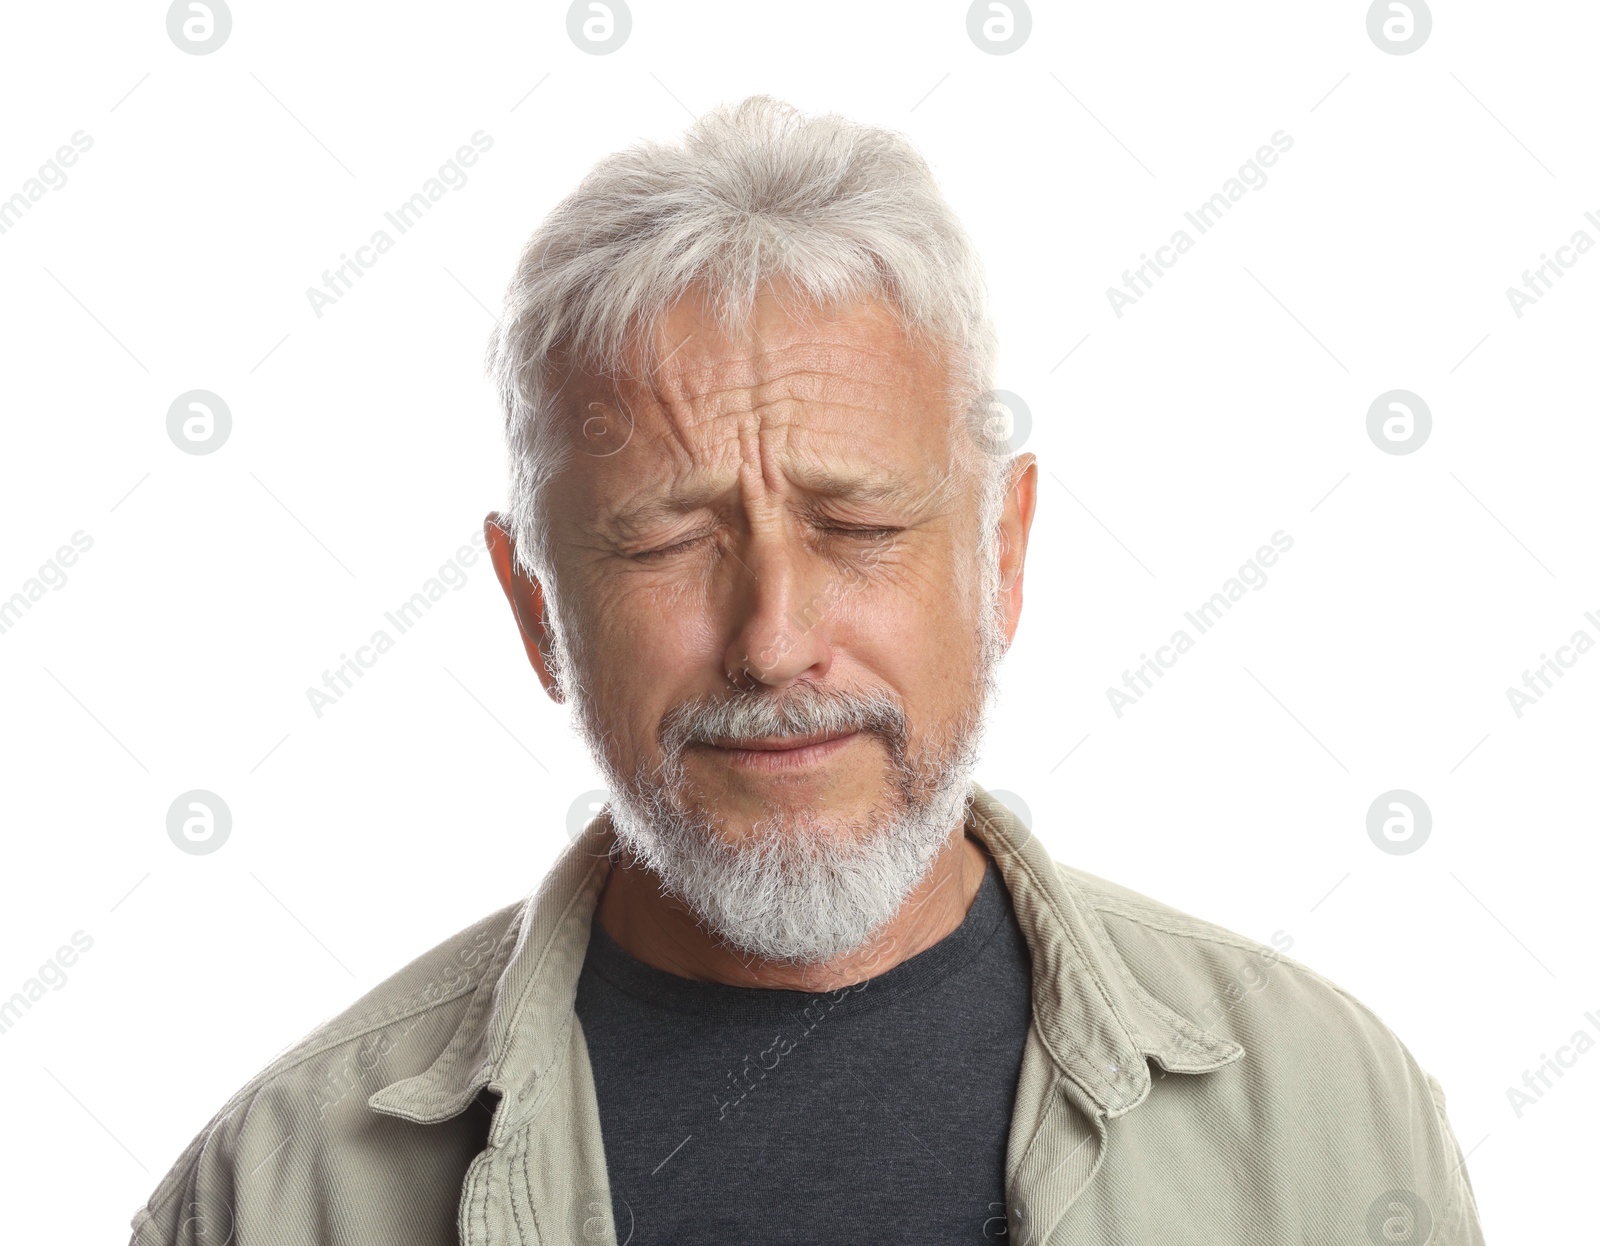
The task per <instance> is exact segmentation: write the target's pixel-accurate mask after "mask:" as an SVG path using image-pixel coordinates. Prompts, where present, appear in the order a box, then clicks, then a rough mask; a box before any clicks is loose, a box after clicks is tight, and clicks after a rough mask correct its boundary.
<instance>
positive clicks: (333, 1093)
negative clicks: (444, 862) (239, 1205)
mask: <svg viewBox="0 0 1600 1246" xmlns="http://www.w3.org/2000/svg"><path fill="white" fill-rule="evenodd" d="M524 903H525V902H524V901H517V902H515V903H512V904H509V905H506V906H505V907H503V908H501V909H498V910H496V911H495V912H493V913H490V914H489V915H488V916H486V917H483V918H481V919H479V920H478V921H476V922H473V923H472V924H471V925H469V926H467V927H465V928H463V929H462V930H459V931H457V932H456V933H455V934H453V935H451V936H450V937H449V938H447V939H445V940H443V941H442V942H440V943H438V944H436V945H435V946H434V947H432V948H430V949H428V950H427V951H426V952H423V953H422V954H421V955H420V956H417V957H416V958H414V959H413V960H411V961H410V962H409V963H408V964H406V965H405V966H403V967H402V968H400V969H399V970H397V971H396V972H394V973H392V974H390V975H389V976H388V977H387V978H385V979H384V980H383V981H382V982H379V983H378V984H377V985H376V986H374V987H373V988H372V989H371V990H369V991H367V992H366V993H365V994H364V995H362V996H361V997H360V998H359V999H357V1000H355V1001H354V1002H353V1003H351V1004H350V1005H349V1006H348V1007H346V1008H344V1009H343V1010H341V1011H340V1012H339V1013H337V1014H336V1015H334V1016H332V1017H330V1018H328V1019H327V1020H325V1021H323V1022H322V1023H320V1024H319V1025H317V1026H316V1027H315V1028H314V1029H312V1030H311V1031H309V1032H308V1033H306V1034H305V1035H303V1036H302V1037H301V1038H299V1039H297V1040H296V1041H295V1042H293V1043H291V1044H290V1045H289V1046H288V1047H286V1048H284V1050H283V1051H281V1052H279V1054H278V1055H277V1056H276V1057H274V1058H273V1059H272V1061H271V1062H270V1063H268V1064H267V1066H266V1067H265V1068H263V1069H262V1070H261V1071H260V1072H258V1073H257V1074H256V1075H255V1076H254V1077H252V1078H250V1080H249V1081H248V1082H246V1083H245V1084H244V1085H243V1086H242V1087H240V1088H239V1090H238V1091H236V1092H235V1093H234V1094H233V1095H232V1096H231V1097H230V1098H229V1099H228V1101H227V1102H226V1103H225V1104H224V1105H223V1106H222V1107H221V1109H220V1110H218V1112H217V1113H216V1114H215V1115H214V1116H213V1117H212V1118H211V1120H210V1121H208V1122H207V1123H206V1125H205V1127H204V1128H203V1129H201V1131H200V1132H199V1133H198V1134H197V1135H196V1136H195V1137H194V1139H193V1141H191V1142H190V1143H189V1145H188V1146H187V1147H186V1148H185V1149H184V1151H183V1153H182V1154H181V1155H180V1156H179V1157H178V1159H177V1161H176V1162H175V1163H174V1164H173V1166H172V1168H171V1170H170V1171H169V1172H168V1173H167V1174H166V1176H165V1177H164V1178H163V1179H162V1181H161V1183H160V1184H159V1185H158V1186H157V1187H156V1189H155V1191H154V1193H153V1194H152V1195H151V1197H150V1200H149V1203H148V1204H147V1205H146V1206H145V1207H143V1208H141V1209H140V1210H139V1212H138V1213H137V1214H136V1216H135V1218H134V1221H133V1227H134V1230H135V1232H134V1238H133V1241H134V1243H135V1246H143V1244H144V1243H146V1242H149V1243H155V1242H169V1241H180V1240H186V1239H185V1238H184V1237H183V1233H182V1231H180V1226H181V1225H183V1224H184V1223H187V1222H193V1221H195V1220H196V1219H197V1218H199V1212H198V1210H197V1209H200V1208H204V1207H205V1206H206V1205H207V1204H208V1202H210V1201H211V1200H212V1199H213V1197H215V1198H218V1199H220V1200H221V1202H220V1203H219V1206H231V1204H232V1199H233V1197H234V1193H233V1191H231V1190H224V1189H223V1188H221V1187H225V1186H226V1187H232V1186H233V1185H234V1184H235V1182H236V1180H237V1174H238V1173H239V1172H240V1171H241V1170H242V1171H245V1172H253V1173H256V1175H257V1178H258V1179H259V1172H257V1170H258V1169H260V1168H261V1167H262V1165H265V1164H268V1163H269V1161H270V1162H272V1163H273V1164H275V1165H279V1164H290V1163H307V1164H310V1165H312V1166H321V1165H323V1164H325V1163H326V1161H327V1159H328V1157H329V1156H330V1155H334V1154H337V1151H338V1149H339V1143H340V1141H341V1139H344V1138H348V1137H350V1136H354V1135H356V1134H359V1132H360V1131H361V1130H363V1129H364V1128H368V1127H369V1124H370V1113H371V1109H369V1108H368V1107H367V1098H368V1096H369V1095H371V1094H372V1093H373V1092H374V1091H376V1090H378V1089H380V1088H382V1087H384V1086H386V1085H389V1084H390V1083H392V1082H394V1081H397V1080H399V1079H400V1078H404V1077H412V1076H415V1075H417V1074H419V1073H422V1072H423V1071H425V1070H427V1069H428V1068H429V1066H430V1065H432V1064H433V1062H434V1061H435V1060H436V1059H437V1058H438V1056H439V1054H440V1053H441V1052H442V1051H443V1050H444V1049H445V1047H446V1046H447V1045H448V1044H449V1043H450V1041H451V1039H452V1038H453V1037H454V1036H455V1034H456V1031H457V1029H458V1028H459V1026H460V1024H461V1022H462V1021H463V1019H464V1018H465V1016H466V1013H467V1011H468V1009H469V1007H470V1006H471V1002H472V999H473V997H474V995H475V994H476V993H477V991H478V989H479V988H480V987H486V986H487V987H492V985H493V983H492V982H491V981H486V978H487V973H488V970H489V968H490V966H491V963H492V962H494V960H495V951H496V947H497V946H498V945H499V944H500V942H501V941H502V939H504V938H506V937H507V936H508V933H509V932H510V929H511V927H512V926H513V924H514V923H515V921H516V919H517V917H518V915H519V913H520V911H521V910H522V907H523V905H524ZM286 1133H287V1134H288V1135H289V1136H290V1137H293V1138H294V1139H296V1140H297V1146H296V1147H295V1148H285V1150H283V1151H280V1152H275V1151H274V1149H273V1148H274V1147H275V1146H281V1144H282V1141H283V1139H284V1136H285V1134H286ZM296 1157H298V1158H296ZM220 1214H223V1213H221V1212H219V1213H216V1215H220ZM226 1214H229V1215H231V1214H232V1213H231V1211H230V1212H228V1213H226ZM213 1218H215V1215H214V1216H213Z"/></svg>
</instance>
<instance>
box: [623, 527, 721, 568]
mask: <svg viewBox="0 0 1600 1246" xmlns="http://www.w3.org/2000/svg"><path fill="white" fill-rule="evenodd" d="M708 535H710V534H709V533H701V534H700V535H699V536H692V537H689V538H687V539H685V540H682V541H677V542H675V543H674V544H672V545H663V546H662V547H661V548H660V549H647V550H641V551H640V552H639V553H637V554H631V555H629V557H631V558H632V559H633V560H634V561H635V562H655V561H657V560H659V559H662V558H665V557H667V556H668V555H671V554H681V553H683V551H684V550H686V549H688V548H689V547H690V546H691V545H695V544H697V543H698V542H700V541H703V540H705V539H706V537H707V536H708Z"/></svg>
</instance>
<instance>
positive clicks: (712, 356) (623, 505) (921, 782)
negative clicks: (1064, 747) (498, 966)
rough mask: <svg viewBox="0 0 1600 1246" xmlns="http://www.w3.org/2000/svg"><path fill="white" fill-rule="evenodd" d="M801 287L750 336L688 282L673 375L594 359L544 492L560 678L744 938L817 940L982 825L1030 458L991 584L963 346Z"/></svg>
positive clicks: (882, 909) (665, 834)
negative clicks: (987, 744)
mask: <svg viewBox="0 0 1600 1246" xmlns="http://www.w3.org/2000/svg"><path fill="white" fill-rule="evenodd" d="M793 306H794V304H793V303H790V302H786V301H784V300H783V298H782V296H781V295H780V294H776V293H769V294H767V295H765V296H763V298H762V299H761V300H760V301H759V303H758V305H757V311H756V315H755V317H754V320H753V324H752V326H751V329H750V332H748V333H746V334H744V335H743V336H741V337H736V338H732V339H730V338H728V337H726V336H724V335H722V334H720V333H718V332H717V331H716V330H715V328H714V327H713V326H712V325H710V324H709V323H708V322H707V319H706V318H703V317H702V315H701V308H700V305H699V304H698V303H697V302H696V301H695V300H694V299H692V298H690V299H685V300H683V301H682V302H680V303H679V304H678V305H677V307H676V308H675V309H674V310H673V311H672V312H671V313H670V314H669V315H668V316H667V317H666V318H664V320H663V322H662V323H661V324H660V325H658V326H657V332H658V335H659V338H660V341H661V342H662V346H661V356H663V357H664V361H663V362H662V363H661V365H660V366H659V367H657V368H656V369H655V371H654V372H653V373H652V374H650V375H649V376H648V377H646V378H644V379H642V380H641V379H638V378H635V379H629V380H623V381H621V382H609V381H601V380H598V379H596V378H592V377H586V376H585V377H574V378H569V379H568V381H567V384H566V386H565V388H564V390H563V394H562V401H561V411H560V414H559V415H558V416H557V417H556V418H557V419H558V421H559V428H558V435H559V436H565V437H568V438H570V439H571V443H570V444H571V446H572V450H573V453H572V455H571V459H570V461H569V463H568V465H567V466H566V467H564V468H563V469H562V471H561V472H560V473H559V474H558V475H557V476H556V478H555V479H554V480H553V481H552V482H551V483H550V484H549V485H548V486H547V489H546V493H545V495H544V497H543V499H542V501H541V505H542V507H543V508H544V511H545V514H546V515H547V516H548V517H549V547H548V550H547V552H546V556H547V560H548V566H547V567H546V568H545V579H546V584H545V592H546V594H547V598H548V605H549V606H550V615H551V623H552V626H553V629H554V633H555V646H554V648H555V656H556V659H557V665H558V667H559V668H560V670H559V675H560V685H561V688H562V689H563V691H565V693H566V694H567V696H568V697H569V698H570V699H571V700H573V701H574V702H575V705H576V709H577V711H578V715H579V719H580V725H581V726H582V727H583V729H584V732H585V735H586V736H587V738H588V740H589V742H590V744H591V747H592V748H594V750H595V751H596V753H597V754H598V756H599V760H600V762H601V765H602V767H603V768H604V769H605V771H606V772H607V775H608V779H609V780H610V782H611V784H612V786H613V789H614V791H615V795H616V797H617V800H616V801H614V802H613V804H614V810H613V821H614V822H616V823H617V825H618V829H619V832H621V833H622V834H623V836H624V838H625V840H628V841H629V842H630V846H632V847H634V848H635V849H636V850H637V851H638V852H639V853H640V855H641V857H642V859H643V860H644V861H645V863H646V864H648V865H650V866H651V867H652V868H654V869H656V870H657V872H658V873H661V874H662V876H663V878H664V880H665V881H666V882H667V883H668V884H669V886H671V887H672V889H673V890H675V891H677V892H678V893H679V894H680V895H681V896H682V897H683V898H685V899H687V900H689V902H690V903H691V906H692V907H694V908H696V909H697V910H698V911H700V912H701V914H702V916H704V917H706V918H707V919H708V920H709V921H710V923H711V924H712V925H713V927H715V928H717V929H718V930H719V931H720V932H721V933H722V934H723V935H724V937H725V938H727V939H729V940H730V941H735V940H738V939H741V938H742V940H743V942H742V944H741V946H743V947H745V948H746V949H747V950H751V951H756V952H759V953H762V954H767V955H779V954H781V955H787V956H790V957H793V958H797V959H798V958H806V957H810V958H819V959H820V958H822V957H823V956H825V955H831V954H837V953H839V952H840V951H843V950H846V949H847V948H849V947H852V946H856V945H858V944H859V942H860V940H861V938H863V937H864V936H865V933H866V932H867V931H868V930H870V929H873V928H875V926H876V924H878V923H879V922H881V920H882V919H884V918H885V917H887V916H888V915H890V914H892V912H893V911H894V909H895V907H897V906H898V904H899V903H900V901H901V900H902V899H903V898H904V896H905V894H906V893H907V892H908V891H909V889H910V887H911V886H913V885H914V884H915V882H916V881H917V880H918V878H919V877H920V874H921V872H922V871H923V870H924V868H925V866H926V865H927V863H928V861H929V860H930V859H931V853H932V852H933V851H935V850H936V849H937V848H938V847H939V846H940V844H941V843H942V842H944V841H945V840H947V839H948V838H949V835H950V834H951V833H952V832H953V831H954V830H955V828H956V826H957V824H958V821H959V800H960V798H961V797H963V796H964V795H965V789H966V783H967V776H968V774H969V773H970V767H971V763H972V760H973V756H974V748H975V743H976V738H977V734H978V729H979V724H980V721H981V717H982V712H983V709H984V708H985V704H986V701H987V698H988V694H989V692H990V691H991V689H992V684H993V678H992V677H993V668H994V663H995V661H996V660H997V659H998V657H999V655H1000V651H1001V650H1003V648H1004V646H1005V644H1006V643H1007V642H1008V641H1009V639H1010V636H1011V634H1012V632H1013V630H1014V628H1015V622H1016V611H1017V609H1018V608H1019V607H1020V602H1021V595H1020V582H1018V577H1019V575H1020V568H1021V558H1022V552H1023V549H1024V548H1025V544H1026V535H1027V519H1028V518H1029V517H1031V497H1032V493H1031V488H1032V485H1031V481H1032V473H1031V472H1030V473H1029V475H1028V483H1027V485H1026V487H1025V489H1024V490H1023V491H1022V492H1023V493H1024V494H1025V497H1026V501H1025V502H1022V503H1019V498H1018V495H1017V494H1013V495H1011V496H1009V497H1008V501H1007V504H1006V508H1005V513H1004V515H1003V517H1002V523H1001V528H1002V531H1003V532H1004V533H1005V540H1004V544H1005V545H1006V546H1008V547H1009V550H1010V552H1009V553H1008V554H1007V555H1006V557H1005V558H1004V560H1003V563H1002V565H1000V566H999V567H998V570H999V571H1000V574H1001V577H1002V580H1003V581H1004V582H1006V583H1007V585H1008V587H1007V589H1006V591H1003V592H1001V593H998V594H996V593H993V592H991V593H990V594H988V595H987V596H986V595H985V594H984V592H983V591H982V590H983V584H984V570H985V565H986V562H987V561H988V560H990V559H992V558H993V557H994V554H995V548H996V547H995V545H994V543H993V542H994V536H993V534H986V533H983V532H981V531H980V507H981V486H982V474H983V473H984V472H985V471H986V470H987V466H988V464H987V462H986V460H985V458H984V455H983V451H982V449H981V448H980V447H979V446H978V445H977V444H976V443H975V442H974V441H973V440H971V439H970V437H969V433H968V424H967V422H966V420H965V418H964V417H963V416H961V415H958V414H957V413H955V412H952V410H951V402H950V399H949V397H948V395H947V391H946V384H947V377H946V372H945V363H944V361H943V360H942V359H941V358H939V357H938V356H937V355H935V354H931V353H926V352H924V351H922V350H919V349H916V348H914V347H913V346H912V344H911V343H910V342H908V340H907V339H906V338H905V336H904V335H903V333H902V331H901V330H900V328H899V327H898V325H897V323H896V321H895V320H894V318H893V316H892V314H891V313H890V312H889V311H888V309H887V308H885V307H884V306H883V305H882V304H880V303H877V302H868V303H862V304H857V305H854V306H851V307H848V308H845V309H842V310H840V311H837V312H835V313H834V314H831V315H828V316H823V315H821V314H817V313H813V314H812V315H811V316H809V317H807V318H805V319H799V318H796V317H794V316H793V315H792V314H791V313H790V312H789V311H788V310H786V309H787V308H792V307H793ZM1030 457H1031V456H1030ZM1019 505H1021V506H1022V508H1023V509H1024V510H1026V511H1027V512H1028V514H1027V515H1022V514H1019ZM619 804H620V805H621V806H622V808H620V809H619V808H616V806H617V805H619ZM856 848H860V849H861V851H860V852H859V853H857V852H855V849H856ZM774 908H780V909H782V908H786V909H787V910H788V912H787V914H779V915H778V916H776V917H775V916H773V915H772V913H771V912H770V910H773V909H774ZM714 910H715V911H714ZM841 913H845V914H847V915H846V916H843V917H841V916H840V914H841ZM848 914H853V916H849V915H848Z"/></svg>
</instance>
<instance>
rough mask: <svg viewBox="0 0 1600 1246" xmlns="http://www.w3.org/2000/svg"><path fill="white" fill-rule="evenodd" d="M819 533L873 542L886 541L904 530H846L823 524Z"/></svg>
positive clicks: (845, 528)
mask: <svg viewBox="0 0 1600 1246" xmlns="http://www.w3.org/2000/svg"><path fill="white" fill-rule="evenodd" d="M820 531H822V532H827V533H830V534H832V535H834V536H857V537H868V538H872V539H875V540H884V539H886V538H888V537H892V536H896V535H898V534H899V533H901V532H904V531H905V529H904V528H848V527H838V526H835V525H831V524H823V525H821V526H820Z"/></svg>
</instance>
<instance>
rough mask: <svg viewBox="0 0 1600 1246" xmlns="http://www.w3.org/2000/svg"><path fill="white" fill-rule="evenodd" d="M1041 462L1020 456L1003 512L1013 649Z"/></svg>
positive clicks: (1003, 585)
mask: <svg viewBox="0 0 1600 1246" xmlns="http://www.w3.org/2000/svg"><path fill="white" fill-rule="evenodd" d="M1038 484H1039V462H1038V459H1037V458H1036V457H1035V456H1034V455H1032V454H1019V455H1018V456H1017V457H1016V458H1015V459H1014V460H1013V461H1012V464H1011V478H1010V484H1009V487H1008V488H1007V490H1006V500H1005V504H1004V506H1002V507H1001V510H1000V531H999V534H998V539H999V541H1000V599H1001V601H1000V614H1001V622H1002V624H1003V626H1004V629H1005V637H1006V644H1007V645H1008V646H1009V645H1010V644H1011V641H1012V639H1013V638H1014V637H1015V636H1016V634H1017V623H1018V622H1019V621H1020V620H1021V618H1022V564H1023V562H1024V561H1025V560H1026V559H1027V556H1028V533H1029V531H1030V530H1031V529H1032V528H1033V507H1034V503H1035V502H1036V501H1037V499H1038Z"/></svg>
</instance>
